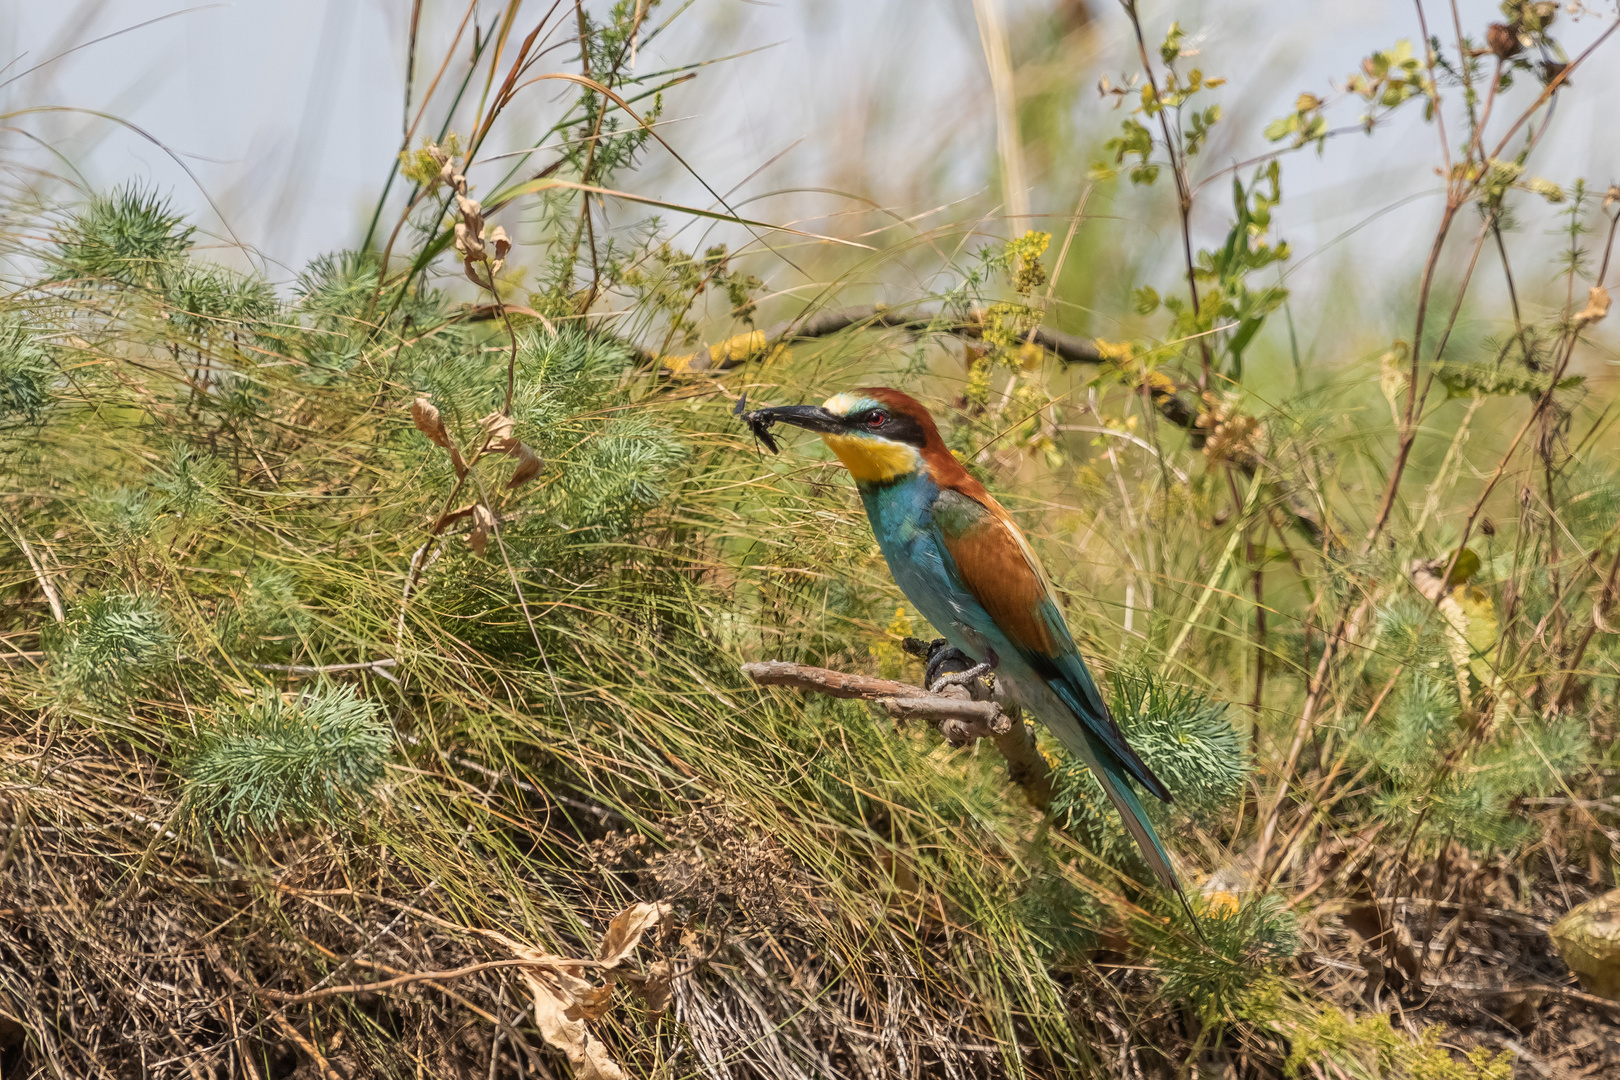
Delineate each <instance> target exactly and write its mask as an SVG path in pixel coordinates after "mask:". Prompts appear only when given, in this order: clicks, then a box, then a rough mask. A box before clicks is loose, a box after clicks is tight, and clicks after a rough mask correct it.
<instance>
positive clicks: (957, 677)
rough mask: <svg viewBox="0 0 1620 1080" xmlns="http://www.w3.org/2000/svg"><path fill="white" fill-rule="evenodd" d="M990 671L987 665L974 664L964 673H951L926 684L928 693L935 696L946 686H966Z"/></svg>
mask: <svg viewBox="0 0 1620 1080" xmlns="http://www.w3.org/2000/svg"><path fill="white" fill-rule="evenodd" d="M990 670H991V666H990V665H989V664H975V665H974V666H973V667H970V668H968V669H967V670H966V671H953V672H949V673H947V674H944V675H941V676H940V677H939V678H937V679H935V680H933V681H932V682H930V683H929V684H928V692H929V693H930V694H937V693H939V692H940V691H941V690H943V689H945V688H946V687H947V686H966V685H968V684H969V683H971V682H972V681H973V680H974V679H977V678H978V677H979V676H980V675H985V674H988V673H989V672H990Z"/></svg>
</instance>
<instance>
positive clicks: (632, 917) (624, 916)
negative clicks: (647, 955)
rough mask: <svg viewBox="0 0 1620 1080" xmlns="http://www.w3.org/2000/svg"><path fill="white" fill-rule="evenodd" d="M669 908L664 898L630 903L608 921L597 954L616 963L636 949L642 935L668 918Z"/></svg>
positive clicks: (613, 965)
mask: <svg viewBox="0 0 1620 1080" xmlns="http://www.w3.org/2000/svg"><path fill="white" fill-rule="evenodd" d="M671 910H672V908H671V907H670V904H669V903H668V902H667V901H659V902H658V903H656V904H645V903H643V904H631V905H630V906H629V907H627V908H625V909H624V910H623V911H621V912H619V913H618V914H617V915H615V916H613V921H612V922H610V923H608V928H607V932H606V933H604V934H603V935H602V944H601V945H600V946H599V947H598V948H597V950H596V958H597V959H598V960H600V961H601V962H602V963H603V964H605V965H606V966H607V967H610V968H611V967H616V966H617V965H619V964H620V963H622V962H623V961H624V959H625V957H627V956H629V955H630V954H631V953H633V952H635V951H636V946H637V945H639V944H641V937H642V935H643V934H645V933H646V932H647V931H648V930H651V929H652V928H653V927H655V926H657V925H658V924H659V923H661V922H663V921H664V920H665V919H667V918H668V917H669V913H670V911H671Z"/></svg>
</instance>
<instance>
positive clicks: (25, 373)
mask: <svg viewBox="0 0 1620 1080" xmlns="http://www.w3.org/2000/svg"><path fill="white" fill-rule="evenodd" d="M55 378H56V368H55V367H54V366H53V365H52V364H51V360H50V356H49V355H47V354H46V352H45V349H44V347H42V346H41V345H40V344H39V342H38V341H37V340H36V339H35V337H34V334H33V333H32V331H30V330H29V329H28V328H27V327H26V326H24V325H23V324H22V323H21V322H19V321H18V320H17V319H15V318H13V317H6V318H0V430H4V429H5V428H6V427H9V426H11V425H13V424H16V423H19V422H21V423H28V424H36V423H38V422H39V420H40V416H41V414H42V413H43V412H44V411H45V407H46V406H47V405H48V404H50V401H51V397H52V382H53V381H54V380H55Z"/></svg>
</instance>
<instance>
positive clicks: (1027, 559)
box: [934, 488, 1170, 802]
mask: <svg viewBox="0 0 1620 1080" xmlns="http://www.w3.org/2000/svg"><path fill="white" fill-rule="evenodd" d="M997 511H1000V512H999V513H998V512H997ZM934 521H935V525H936V529H937V531H938V533H939V538H940V543H941V546H943V547H944V549H945V552H946V554H947V555H949V556H950V559H951V562H952V563H954V564H955V565H954V566H953V567H952V569H953V570H954V571H955V574H956V577H957V579H958V580H959V581H960V582H961V584H962V587H963V589H964V590H966V591H967V593H968V594H969V595H971V596H972V597H973V599H974V600H976V601H978V603H979V606H981V607H982V608H984V610H985V612H986V613H987V614H988V615H989V616H990V619H991V621H992V622H993V623H995V625H996V628H997V629H998V630H1000V631H1001V633H1002V634H1003V635H1004V636H1005V637H1006V638H1007V639H1008V640H1009V641H1010V642H1011V643H1012V644H1013V646H1014V647H1015V648H1017V649H1018V651H1019V653H1020V654H1021V655H1022V658H1023V659H1024V660H1025V661H1026V662H1027V663H1028V664H1029V665H1030V666H1031V667H1032V668H1034V669H1035V671H1036V672H1037V673H1038V674H1040V675H1041V677H1042V678H1043V679H1044V680H1045V681H1046V683H1047V685H1048V686H1049V687H1051V689H1052V691H1053V692H1054V693H1055V694H1057V696H1058V697H1059V698H1060V699H1061V700H1062V701H1063V703H1064V704H1065V705H1067V706H1068V707H1069V709H1070V711H1072V712H1073V713H1074V714H1075V716H1076V718H1077V719H1079V720H1080V722H1081V723H1082V724H1083V725H1084V727H1085V729H1086V733H1087V734H1088V735H1090V736H1091V737H1092V738H1094V739H1096V740H1097V741H1098V742H1100V743H1101V744H1102V745H1103V747H1105V748H1106V749H1107V750H1108V751H1110V752H1112V754H1113V755H1114V756H1115V757H1117V758H1118V759H1119V764H1120V765H1121V766H1122V767H1123V771H1124V772H1125V773H1129V774H1130V775H1131V776H1133V777H1135V778H1136V779H1137V781H1139V782H1140V783H1141V784H1142V786H1143V787H1145V788H1147V790H1148V791H1150V792H1152V793H1153V794H1154V795H1155V796H1157V797H1158V798H1160V799H1163V800H1164V801H1165V802H1169V801H1170V792H1169V790H1168V789H1166V788H1165V786H1164V784H1163V783H1162V782H1161V781H1160V780H1159V778H1158V777H1157V776H1154V775H1153V771H1152V770H1151V769H1149V768H1148V767H1147V764H1146V763H1145V762H1144V761H1143V760H1142V759H1141V758H1140V757H1139V756H1138V755H1137V753H1136V751H1135V750H1133V749H1131V746H1130V744H1129V743H1127V742H1126V741H1125V736H1124V734H1122V733H1121V732H1120V730H1119V725H1118V724H1116V723H1115V722H1114V718H1113V717H1112V716H1110V715H1109V713H1108V706H1107V705H1106V704H1105V703H1104V701H1103V697H1102V694H1101V692H1100V691H1098V689H1097V684H1096V682H1095V681H1093V680H1092V677H1091V672H1090V671H1089V670H1088V669H1087V668H1086V662H1085V660H1084V659H1082V658H1081V656H1080V650H1079V648H1078V647H1077V646H1076V645H1075V643H1074V638H1073V637H1072V636H1070V634H1069V627H1068V624H1067V623H1065V622H1064V620H1063V613H1062V612H1061V611H1060V610H1059V609H1058V606H1057V601H1056V599H1055V598H1054V597H1053V595H1052V586H1051V583H1050V582H1048V581H1047V578H1046V574H1045V573H1044V572H1043V571H1042V570H1041V565H1040V562H1039V561H1038V560H1037V559H1036V558H1035V552H1034V551H1033V550H1031V549H1030V546H1029V542H1028V541H1026V540H1025V539H1024V537H1023V534H1022V533H1020V532H1019V531H1018V527H1017V526H1016V525H1014V524H1013V523H1012V522H1011V521H1010V520H1008V519H1007V517H1006V511H1005V510H1002V509H1001V507H1000V506H999V505H995V506H993V507H992V506H986V505H984V504H983V503H981V502H979V501H978V500H977V499H974V498H972V497H970V496H968V495H964V494H962V493H961V492H958V491H954V490H951V489H949V488H946V489H943V490H941V492H940V494H939V498H938V499H937V500H936V502H935V509H934ZM1043 719H1045V718H1043ZM1050 723H1051V722H1050V721H1049V724H1050ZM1054 730H1057V732H1058V734H1059V735H1062V734H1063V732H1062V731H1061V730H1060V729H1058V728H1056V727H1055V726H1054ZM1069 741H1070V740H1068V739H1065V740H1064V742H1065V743H1067V742H1069ZM1071 749H1073V748H1072V747H1071ZM1088 764H1089V762H1088ZM1093 771H1097V770H1095V769H1094V770H1093Z"/></svg>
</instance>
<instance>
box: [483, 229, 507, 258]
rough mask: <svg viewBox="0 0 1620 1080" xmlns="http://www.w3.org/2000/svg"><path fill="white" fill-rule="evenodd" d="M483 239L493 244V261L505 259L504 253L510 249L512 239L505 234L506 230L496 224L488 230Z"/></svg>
mask: <svg viewBox="0 0 1620 1080" xmlns="http://www.w3.org/2000/svg"><path fill="white" fill-rule="evenodd" d="M484 239H485V241H486V242H488V243H490V244H493V245H495V261H496V262H503V261H505V259H506V253H507V252H509V251H511V250H512V241H511V239H510V238H509V237H508V236H507V235H506V230H505V229H503V228H501V227H500V226H499V225H497V226H495V227H494V228H493V229H491V230H489V232H488V234H487V235H486V236H485V237H484Z"/></svg>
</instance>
